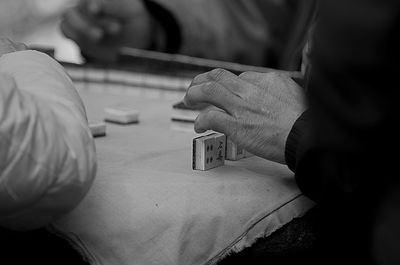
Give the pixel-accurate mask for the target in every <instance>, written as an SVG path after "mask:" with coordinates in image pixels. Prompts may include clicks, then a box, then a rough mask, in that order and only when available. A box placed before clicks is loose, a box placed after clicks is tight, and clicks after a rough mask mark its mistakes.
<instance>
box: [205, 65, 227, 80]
mask: <svg viewBox="0 0 400 265" xmlns="http://www.w3.org/2000/svg"><path fill="white" fill-rule="evenodd" d="M227 73H228V71H226V70H225V69H222V68H216V69H214V70H212V71H210V72H208V77H209V78H210V79H212V80H215V81H218V80H220V79H221V77H222V76H224V75H226V74H227Z"/></svg>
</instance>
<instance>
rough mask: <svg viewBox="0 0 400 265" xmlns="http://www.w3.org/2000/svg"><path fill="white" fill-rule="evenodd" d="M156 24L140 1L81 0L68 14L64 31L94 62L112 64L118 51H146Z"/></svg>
mask: <svg viewBox="0 0 400 265" xmlns="http://www.w3.org/2000/svg"><path fill="white" fill-rule="evenodd" d="M153 27H154V22H153V21H152V19H151V17H150V15H149V14H148V12H147V10H146V9H145V7H144V5H143V3H142V1H141V0H80V2H79V3H78V5H77V6H76V7H73V8H71V9H70V10H68V11H67V12H66V13H65V14H64V17H63V21H62V22H61V31H62V32H63V33H64V35H65V36H66V37H68V38H70V39H72V40H74V41H75V42H76V43H77V44H78V46H79V47H80V49H81V51H82V53H83V54H84V55H85V56H86V57H89V58H91V59H97V60H106V61H112V60H114V59H116V53H117V50H118V48H119V47H122V46H126V47H134V48H141V49H146V48H148V47H149V46H150V45H151V38H152V35H151V34H152V33H153V32H152V28H153Z"/></svg>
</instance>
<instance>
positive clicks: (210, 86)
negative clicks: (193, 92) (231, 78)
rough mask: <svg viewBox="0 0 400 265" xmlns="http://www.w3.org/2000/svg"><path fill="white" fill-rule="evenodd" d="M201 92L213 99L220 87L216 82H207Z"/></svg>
mask: <svg viewBox="0 0 400 265" xmlns="http://www.w3.org/2000/svg"><path fill="white" fill-rule="evenodd" d="M200 88H201V92H202V93H203V94H204V95H205V96H206V97H213V96H215V95H216V94H217V93H218V85H217V83H215V82H207V83H205V84H204V85H202V86H201V87H200Z"/></svg>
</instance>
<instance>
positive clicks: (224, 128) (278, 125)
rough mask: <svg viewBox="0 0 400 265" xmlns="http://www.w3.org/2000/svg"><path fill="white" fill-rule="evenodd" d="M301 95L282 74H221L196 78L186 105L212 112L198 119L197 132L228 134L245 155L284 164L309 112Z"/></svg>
mask: <svg viewBox="0 0 400 265" xmlns="http://www.w3.org/2000/svg"><path fill="white" fill-rule="evenodd" d="M304 98H305V97H304V95H303V90H302V88H301V87H300V86H298V85H297V83H295V82H294V81H293V80H292V79H291V78H290V77H289V76H287V75H284V74H280V73H266V74H265V73H255V72H246V73H243V74H241V75H240V76H239V77H238V76H236V75H234V74H232V73H230V72H228V71H225V70H222V69H216V70H213V71H211V72H208V73H205V74H201V75H199V76H197V77H196V78H195V79H194V80H193V81H192V84H191V86H190V87H189V89H188V91H187V93H186V95H185V98H184V102H185V104H186V105H188V106H195V105H197V104H201V103H209V104H211V105H213V106H214V107H212V108H208V109H206V110H204V111H203V112H202V113H200V115H199V116H198V117H197V119H196V122H195V131H196V132H198V133H202V132H205V131H206V130H214V131H217V132H221V133H224V134H225V135H227V136H228V137H230V138H231V139H232V141H233V142H235V143H236V144H238V145H239V146H240V147H242V148H244V149H246V150H247V151H249V152H251V153H253V154H255V155H257V156H260V157H263V158H266V159H268V160H272V161H275V162H279V163H282V164H285V144H286V139H287V137H288V135H289V132H290V130H291V128H292V126H293V124H294V122H295V121H296V119H297V118H298V117H299V116H300V115H301V113H303V111H304V110H305V108H306V105H305V101H304Z"/></svg>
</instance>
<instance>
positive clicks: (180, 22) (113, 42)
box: [61, 0, 316, 70]
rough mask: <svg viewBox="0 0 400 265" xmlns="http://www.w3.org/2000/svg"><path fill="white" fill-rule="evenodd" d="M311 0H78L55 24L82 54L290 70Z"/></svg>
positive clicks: (303, 35) (306, 24) (293, 67)
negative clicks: (135, 51) (132, 53)
mask: <svg viewBox="0 0 400 265" xmlns="http://www.w3.org/2000/svg"><path fill="white" fill-rule="evenodd" d="M315 9H316V8H315V1H313V0H310V1H292V0H237V1H229V0H221V1H215V0H202V1H198V0H143V1H142V0H110V1H101V0H81V1H79V2H78V5H77V6H76V7H73V8H72V9H70V10H69V11H67V12H66V13H65V14H64V19H63V22H62V23H61V30H62V32H63V33H64V34H65V36H67V37H68V38H70V39H72V40H74V41H75V42H76V43H77V44H78V45H79V47H80V49H81V51H82V54H83V55H84V57H86V58H87V59H89V60H115V59H116V57H117V53H118V49H119V48H120V47H124V46H125V47H134V48H140V49H149V50H156V51H161V52H167V53H179V54H185V55H190V56H196V57H203V58H210V59H218V60H224V61H233V62H238V63H244V64H252V65H263V66H268V67H274V68H280V69H285V70H298V69H299V66H300V61H301V53H302V49H303V47H304V45H305V43H306V41H307V31H308V29H309V26H310V24H311V23H312V21H313V18H314V15H315Z"/></svg>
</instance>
